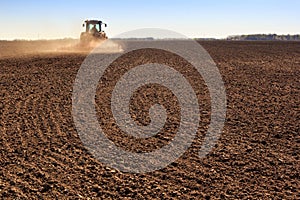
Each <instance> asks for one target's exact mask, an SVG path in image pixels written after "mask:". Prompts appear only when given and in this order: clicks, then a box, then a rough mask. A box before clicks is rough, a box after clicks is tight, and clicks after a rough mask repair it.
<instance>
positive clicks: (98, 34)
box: [80, 20, 107, 45]
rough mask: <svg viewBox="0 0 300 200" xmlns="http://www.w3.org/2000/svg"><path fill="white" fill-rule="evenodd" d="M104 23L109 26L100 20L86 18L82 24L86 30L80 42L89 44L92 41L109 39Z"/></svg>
mask: <svg viewBox="0 0 300 200" xmlns="http://www.w3.org/2000/svg"><path fill="white" fill-rule="evenodd" d="M102 25H104V27H107V24H106V23H103V22H102V21H99V20H85V21H84V24H83V25H82V26H83V27H85V32H82V33H81V35H80V43H81V44H83V45H88V44H89V43H91V42H100V41H103V40H106V39H107V36H106V33H105V32H104V31H103V30H102Z"/></svg>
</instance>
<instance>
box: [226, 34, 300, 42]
mask: <svg viewBox="0 0 300 200" xmlns="http://www.w3.org/2000/svg"><path fill="white" fill-rule="evenodd" d="M227 40H264V41H265V40H280V41H300V35H299V34H298V35H277V34H252V35H235V36H229V37H227Z"/></svg>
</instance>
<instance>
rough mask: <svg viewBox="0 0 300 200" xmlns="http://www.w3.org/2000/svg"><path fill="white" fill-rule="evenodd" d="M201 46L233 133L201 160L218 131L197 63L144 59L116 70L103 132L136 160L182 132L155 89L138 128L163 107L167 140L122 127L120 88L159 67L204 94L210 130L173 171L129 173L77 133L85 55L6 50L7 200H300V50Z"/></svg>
mask: <svg viewBox="0 0 300 200" xmlns="http://www.w3.org/2000/svg"><path fill="white" fill-rule="evenodd" d="M200 43H201V44H202V45H203V47H204V48H205V49H206V50H207V51H208V52H209V53H210V55H211V56H212V58H213V59H214V61H215V63H216V64H217V66H218V68H219V70H220V73H221V75H222V77H223V80H224V83H225V87H226V93H227V118H226V122H225V126H224V131H223V134H222V136H221V137H220V139H219V141H218V143H217V145H216V146H215V148H214V149H213V150H212V152H211V153H210V154H209V155H207V156H206V157H205V158H203V159H200V158H199V157H198V151H199V149H200V146H201V141H202V139H203V136H204V135H205V132H206V130H207V126H208V124H209V121H210V117H209V116H210V109H209V108H210V103H209V93H208V90H207V88H206V86H205V84H204V83H203V80H202V79H201V77H199V76H198V75H196V73H195V71H194V69H193V68H191V67H190V66H189V65H188V63H185V62H184V60H181V59H180V58H178V57H176V56H174V55H170V54H168V53H166V52H158V51H154V50H151V49H148V50H140V51H137V52H135V53H133V54H129V55H125V56H124V57H123V59H122V61H118V60H117V61H116V63H114V64H113V65H112V66H111V70H108V71H107V72H106V74H105V77H104V78H103V79H102V80H101V81H100V83H99V88H98V91H97V97H96V102H98V103H99V102H103V104H104V107H99V106H98V107H97V111H98V116H99V124H100V125H101V127H102V128H104V129H105V130H106V134H107V136H108V137H109V138H110V139H111V140H113V141H114V142H115V143H116V144H117V145H118V146H120V147H122V148H124V149H126V150H128V151H134V152H141V151H152V150H153V149H156V148H159V147H161V146H163V145H165V144H167V143H168V142H169V141H170V140H171V138H172V137H173V136H174V133H175V132H176V130H177V128H178V123H179V121H180V120H179V116H178V115H179V111H178V110H179V109H178V103H177V101H176V98H175V96H174V95H173V94H172V93H171V92H170V91H169V90H168V89H167V88H163V87H159V86H157V85H149V86H147V87H143V88H141V89H140V91H138V92H136V93H135V94H134V95H133V98H132V104H131V105H130V106H131V107H130V108H131V112H132V116H133V118H134V119H135V120H137V121H138V123H140V124H147V123H149V117H148V112H147V111H148V109H149V107H150V106H151V105H152V104H153V103H157V102H159V103H161V104H163V105H165V106H166V108H167V113H168V119H167V122H166V125H165V127H164V130H163V131H162V132H161V133H159V134H158V135H157V136H155V137H153V138H150V139H145V140H137V139H134V138H132V137H129V136H128V135H126V134H125V133H122V132H121V131H120V130H119V129H118V127H117V126H116V125H115V122H114V120H113V119H112V116H111V112H110V110H109V97H110V92H111V89H112V88H113V83H114V81H115V80H117V79H118V78H119V77H120V76H121V75H122V74H124V73H125V72H126V70H128V69H129V68H131V67H133V66H134V65H138V64H143V63H148V62H153V61H155V62H159V63H165V64H168V65H170V66H173V67H174V68H176V69H177V70H178V71H180V72H181V73H183V74H184V75H185V76H186V77H187V78H188V80H190V81H193V82H196V83H197V84H195V85H196V86H194V89H195V91H196V94H197V96H198V98H199V105H200V107H201V108H200V113H201V122H200V123H199V129H198V133H197V137H196V138H195V140H194V143H193V145H192V146H191V147H190V148H189V150H188V151H187V152H186V153H185V154H184V155H183V156H181V157H180V158H179V159H178V160H177V161H175V162H174V163H172V164H171V165H169V166H168V167H166V168H164V169H161V170H158V171H155V172H151V173H144V174H131V173H123V172H120V171H118V170H115V169H113V168H110V167H107V166H106V165H104V164H102V163H101V162H99V161H97V160H96V159H95V158H93V156H92V155H91V154H90V153H89V152H88V151H87V150H86V149H85V147H84V146H83V144H82V142H81V141H80V139H79V136H78V134H77V132H76V128H75V125H74V123H73V119H72V115H71V108H72V104H71V103H72V102H71V96H72V87H73V83H74V80H75V77H76V74H77V71H78V69H79V68H80V66H81V63H82V62H83V60H84V59H85V57H86V55H87V54H83V53H70V52H69V53H61V52H60V53H59V52H52V53H50V52H46V53H45V52H43V53H37V52H35V51H33V52H31V53H30V54H26V55H25V54H24V52H26V51H25V50H24V51H23V50H19V51H16V48H17V47H18V44H17V43H16V42H1V43H0V48H1V49H0V53H1V54H0V55H1V56H0V58H1V59H0V136H1V137H0V149H1V157H0V198H1V199H5V198H13V199H16V198H24V199H31V198H38V199H42V198H49V199H54V198H55V197H57V198H59V199H62V198H72V199H74V198H82V199H88V198H93V197H94V198H103V199H109V198H113V199H116V198H124V197H127V198H133V199H153V198H160V199H161V198H167V199H168V198H178V199H188V198H191V199H215V198H219V199H220V198H221V199H224V198H232V199H299V198H300V194H299V191H300V181H299V180H300V177H299V173H300V161H299V160H300V159H299V155H300V136H299V132H300V125H299V124H300V123H299V122H300V81H299V80H300V43H299V42H225V41H224V42H222V41H216V42H200ZM27 45H28V44H27ZM31 45H33V47H32V46H31V47H28V48H34V44H31ZM39 45H40V44H39ZM22 48H24V47H22ZM25 49H26V48H25ZM8 52H10V53H8ZM11 52H13V53H11ZM166 58H167V59H166ZM145 97H146V98H145ZM164 99H168V102H165V101H163V100H164ZM104 116H105V117H104Z"/></svg>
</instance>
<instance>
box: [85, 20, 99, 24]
mask: <svg viewBox="0 0 300 200" xmlns="http://www.w3.org/2000/svg"><path fill="white" fill-rule="evenodd" d="M84 22H85V23H89V24H99V22H100V23H102V21H99V20H85V21H84Z"/></svg>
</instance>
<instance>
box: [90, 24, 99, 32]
mask: <svg viewBox="0 0 300 200" xmlns="http://www.w3.org/2000/svg"><path fill="white" fill-rule="evenodd" d="M95 25H96V29H97V31H99V30H100V29H99V24H95ZM93 27H94V24H89V31H91V30H92V28H93Z"/></svg>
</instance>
